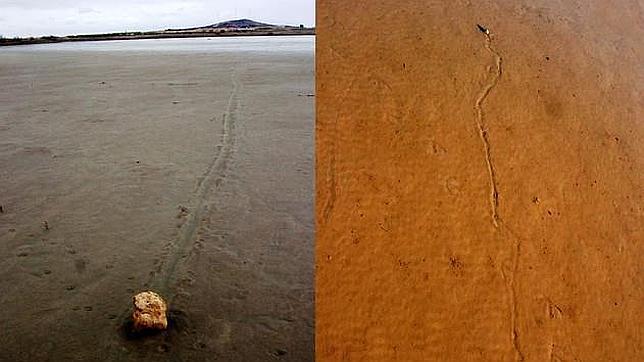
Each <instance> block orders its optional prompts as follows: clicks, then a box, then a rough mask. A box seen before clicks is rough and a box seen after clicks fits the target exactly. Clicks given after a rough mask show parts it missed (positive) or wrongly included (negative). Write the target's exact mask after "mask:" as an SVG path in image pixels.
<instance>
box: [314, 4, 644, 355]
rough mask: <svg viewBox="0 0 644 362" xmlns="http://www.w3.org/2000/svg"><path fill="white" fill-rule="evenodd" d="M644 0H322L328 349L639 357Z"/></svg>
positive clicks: (322, 232)
mask: <svg viewBox="0 0 644 362" xmlns="http://www.w3.org/2000/svg"><path fill="white" fill-rule="evenodd" d="M643 12H644V11H643V8H642V3H641V2H638V1H617V2H607V1H566V2H552V1H524V0H521V1H488V2H475V1H449V2H448V1H411V0H403V1H383V0H379V1H368V2H357V1H341V0H325V1H319V2H318V9H317V16H318V24H317V25H318V28H317V29H318V37H317V61H316V64H317V129H316V137H317V144H316V147H317V149H316V157H317V166H316V168H317V174H316V175H317V176H316V178H317V180H316V197H317V200H316V203H317V211H316V212H317V231H316V232H317V236H316V248H317V263H316V265H317V266H316V288H317V290H316V355H317V357H318V360H320V361H337V360H347V361H438V360H449V361H473V360H494V361H501V360H502V361H520V360H525V361H638V360H643V359H644V352H643V351H642V348H643V341H642V325H643V322H644V321H643V319H642V307H643V300H644V295H643V293H642V291H643V288H642V286H643V278H642V272H641V270H642V264H643V261H644V257H643V256H644V254H643V253H642V252H643V250H642V239H643V235H642V225H643V224H644V219H643V217H642V205H643V204H644V203H643V200H642V196H643V193H642V185H643V181H644V180H643V171H644V155H643V154H642V150H643V149H644V139H643V136H644V124H643V123H642V122H643V121H644V119H643V115H644V114H643V112H642V110H643V109H644V107H643V101H642V100H643V99H644V97H642V87H643V85H644V79H643V78H644V57H643V54H642V53H643V50H644V46H643V44H644V43H643V42H642V39H644V30H643V29H644V16H643ZM477 24H480V25H481V26H482V27H483V28H487V29H488V30H489V32H490V33H489V35H487V34H485V33H484V32H482V31H480V30H479V29H478V28H477Z"/></svg>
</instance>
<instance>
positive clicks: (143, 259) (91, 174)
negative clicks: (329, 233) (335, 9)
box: [0, 37, 314, 361]
mask: <svg viewBox="0 0 644 362" xmlns="http://www.w3.org/2000/svg"><path fill="white" fill-rule="evenodd" d="M235 41H237V42H238V43H235ZM262 41H263V40H262V39H260V38H255V39H252V40H244V39H240V40H235V39H226V40H221V41H220V42H219V43H217V42H209V41H208V40H207V39H184V40H151V41H148V40H145V41H132V42H102V43H100V44H98V43H77V44H64V45H63V44H60V45H41V46H27V47H20V48H18V47H15V48H5V49H3V50H2V52H0V205H1V206H2V213H0V290H1V292H0V305H1V306H2V307H1V308H0V325H2V328H0V359H1V360H12V361H44V360H57V361H61V360H79V361H80V360H82V361H90V360H95V361H98V360H159V359H163V360H176V361H180V360H185V361H190V360H192V361H194V360H240V361H241V360H243V361H250V360H272V359H282V360H294V361H305V360H311V359H312V358H313V204H312V202H313V129H314V121H313V119H314V116H313V111H314V97H313V94H312V93H313V81H314V74H313V42H314V40H313V37H290V38H287V39H280V38H279V37H275V38H272V39H271V40H267V42H266V43H262ZM293 41H295V43H293ZM147 289H152V290H156V291H158V292H160V293H161V294H162V295H163V296H165V297H166V298H167V299H168V301H169V304H170V328H169V330H168V331H167V332H165V333H162V334H159V335H156V336H150V337H146V338H135V336H132V335H129V334H127V333H126V332H125V329H124V328H123V326H124V325H125V324H126V323H127V317H128V314H129V312H130V310H131V298H132V296H133V294H134V293H136V292H138V291H142V290H147Z"/></svg>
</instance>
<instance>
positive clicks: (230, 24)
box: [208, 19, 276, 29]
mask: <svg viewBox="0 0 644 362" xmlns="http://www.w3.org/2000/svg"><path fill="white" fill-rule="evenodd" d="M274 26H276V25H272V24H266V23H260V22H257V21H254V20H250V19H239V20H229V21H223V22H221V23H217V24H212V25H209V26H208V27H209V28H215V29H228V28H236V29H246V28H263V27H274Z"/></svg>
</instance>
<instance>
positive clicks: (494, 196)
mask: <svg viewBox="0 0 644 362" xmlns="http://www.w3.org/2000/svg"><path fill="white" fill-rule="evenodd" d="M479 30H481V31H482V32H483V34H484V35H485V49H486V50H487V51H488V52H489V53H490V54H492V56H494V62H495V65H496V70H495V74H494V78H492V80H490V81H489V82H488V83H487V84H486V85H485V86H484V87H483V89H482V90H481V93H480V94H479V96H478V98H477V99H476V102H475V104H474V108H475V109H476V125H477V127H478V131H479V136H480V138H481V143H482V145H483V151H484V153H485V163H486V165H487V172H488V180H489V184H490V214H491V217H492V224H493V225H494V228H495V229H496V230H497V231H501V232H502V233H503V234H507V235H508V238H509V239H512V240H514V250H513V252H512V262H511V270H510V274H511V275H509V276H508V275H506V273H505V272H504V271H503V269H501V275H502V277H503V280H504V281H505V283H506V288H507V292H508V295H509V299H510V324H511V331H510V339H511V341H512V348H513V349H514V352H515V360H516V361H524V360H525V357H524V355H523V353H522V352H521V346H520V344H519V331H518V327H517V302H516V300H517V295H516V294H517V293H516V274H517V272H518V269H519V257H520V253H521V239H520V238H518V237H517V234H516V233H515V232H514V231H513V230H512V229H510V227H509V226H507V225H506V224H505V223H504V222H503V219H502V218H501V216H500V215H499V210H498V208H499V189H498V184H497V178H496V168H495V166H494V162H493V159H492V152H491V146H490V139H489V133H488V128H487V124H486V122H485V114H484V112H483V103H484V102H485V100H486V99H487V97H488V96H489V95H490V93H491V92H492V89H494V87H496V85H497V84H498V82H499V79H500V78H501V75H502V74H503V58H502V57H501V55H500V54H499V53H498V52H497V51H496V50H494V48H492V38H491V37H490V32H489V31H488V30H487V29H485V28H483V27H481V26H480V25H479Z"/></svg>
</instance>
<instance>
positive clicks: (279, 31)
mask: <svg viewBox="0 0 644 362" xmlns="http://www.w3.org/2000/svg"><path fill="white" fill-rule="evenodd" d="M278 35H280V36H284V35H315V28H308V27H304V26H303V25H300V26H290V25H272V24H266V23H259V22H256V21H253V20H249V19H240V20H231V21H226V22H222V23H217V24H212V25H207V26H203V27H196V28H186V29H166V30H159V31H133V32H129V31H128V32H119V33H106V34H80V35H66V36H53V35H52V36H42V37H28V38H20V37H14V38H3V37H0V46H10V45H29V44H48V43H63V42H77V41H107V40H136V39H167V38H199V37H228V36H278Z"/></svg>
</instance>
